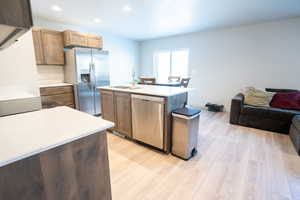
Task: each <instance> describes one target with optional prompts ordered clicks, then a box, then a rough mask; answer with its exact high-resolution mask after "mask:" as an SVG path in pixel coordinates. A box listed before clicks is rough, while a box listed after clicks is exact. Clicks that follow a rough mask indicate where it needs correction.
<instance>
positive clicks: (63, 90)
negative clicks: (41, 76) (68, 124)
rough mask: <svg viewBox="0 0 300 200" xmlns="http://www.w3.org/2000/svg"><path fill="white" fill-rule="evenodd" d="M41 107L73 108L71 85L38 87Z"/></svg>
mask: <svg viewBox="0 0 300 200" xmlns="http://www.w3.org/2000/svg"><path fill="white" fill-rule="evenodd" d="M40 93H41V99H42V107H43V108H53V107H56V106H69V107H71V108H75V100H74V91H73V86H60V87H43V88H40Z"/></svg>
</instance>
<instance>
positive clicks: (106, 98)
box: [100, 90, 116, 122]
mask: <svg viewBox="0 0 300 200" xmlns="http://www.w3.org/2000/svg"><path fill="white" fill-rule="evenodd" d="M100 96H101V109H102V118H103V119H105V120H108V121H111V122H115V121H116V118H115V105H114V93H113V92H112V91H104V90H101V92H100Z"/></svg>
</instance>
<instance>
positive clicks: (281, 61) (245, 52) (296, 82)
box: [139, 18, 300, 110]
mask: <svg viewBox="0 0 300 200" xmlns="http://www.w3.org/2000/svg"><path fill="white" fill-rule="evenodd" d="M140 48H141V57H140V66H141V68H140V73H139V75H140V76H152V75H153V63H152V62H153V53H154V52H155V51H157V50H161V49H175V48H189V49H190V63H189V73H190V75H191V77H192V80H191V85H190V86H191V87H193V88H196V91H194V92H192V94H191V97H190V101H189V103H190V104H191V105H193V106H200V107H201V106H203V105H204V104H205V103H207V102H212V103H220V104H225V105H226V107H227V110H228V109H229V106H230V100H231V98H232V97H233V96H234V95H235V94H236V93H237V92H238V91H239V90H240V89H241V88H243V87H246V86H254V87H258V88H265V87H274V88H295V89H300V18H294V19H289V20H283V21H277V22H271V23H264V24H257V25H251V26H241V27H235V28H228V29H221V30H215V31H209V32H198V33H193V34H186V35H181V36H175V37H168V38H163V39H157V40H149V41H144V42H142V43H141V45H140Z"/></svg>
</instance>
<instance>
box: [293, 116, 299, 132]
mask: <svg viewBox="0 0 300 200" xmlns="http://www.w3.org/2000/svg"><path fill="white" fill-rule="evenodd" d="M293 124H294V126H295V127H296V128H297V129H298V131H300V115H297V116H295V117H294V118H293Z"/></svg>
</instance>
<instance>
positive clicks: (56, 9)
mask: <svg viewBox="0 0 300 200" xmlns="http://www.w3.org/2000/svg"><path fill="white" fill-rule="evenodd" d="M51 9H52V10H54V11H56V12H60V11H62V8H61V7H59V6H58V5H52V6H51Z"/></svg>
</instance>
